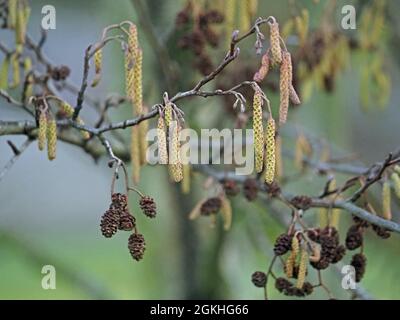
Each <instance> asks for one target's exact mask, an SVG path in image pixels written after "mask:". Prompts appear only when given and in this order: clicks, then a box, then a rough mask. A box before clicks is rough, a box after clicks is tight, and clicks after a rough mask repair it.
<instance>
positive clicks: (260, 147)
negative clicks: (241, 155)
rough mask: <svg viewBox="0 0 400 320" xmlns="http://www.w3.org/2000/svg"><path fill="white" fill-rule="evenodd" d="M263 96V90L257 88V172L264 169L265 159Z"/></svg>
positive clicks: (254, 130)
mask: <svg viewBox="0 0 400 320" xmlns="http://www.w3.org/2000/svg"><path fill="white" fill-rule="evenodd" d="M262 105H263V98H262V95H261V92H260V91H259V90H256V91H255V93H254V98H253V132H254V155H255V159H256V164H255V165H256V172H257V173H260V172H261V171H262V169H263V160H264V129H263V124H262Z"/></svg>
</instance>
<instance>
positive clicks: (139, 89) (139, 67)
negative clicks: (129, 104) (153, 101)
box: [133, 49, 143, 115]
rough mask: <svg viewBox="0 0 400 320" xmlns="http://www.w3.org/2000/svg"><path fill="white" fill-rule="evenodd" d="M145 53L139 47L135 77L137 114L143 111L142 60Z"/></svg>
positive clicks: (134, 94)
mask: <svg viewBox="0 0 400 320" xmlns="http://www.w3.org/2000/svg"><path fill="white" fill-rule="evenodd" d="M142 55H143V53H142V50H141V49H137V51H136V54H135V66H134V68H133V69H134V70H133V73H134V77H133V103H134V108H135V112H136V114H137V115H140V114H142V113H143V94H142V60H143V56H142Z"/></svg>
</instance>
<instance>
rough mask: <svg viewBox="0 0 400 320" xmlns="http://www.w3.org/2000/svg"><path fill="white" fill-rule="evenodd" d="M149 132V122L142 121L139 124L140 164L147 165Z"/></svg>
mask: <svg viewBox="0 0 400 320" xmlns="http://www.w3.org/2000/svg"><path fill="white" fill-rule="evenodd" d="M148 130H149V122H148V121H147V120H145V121H142V122H141V123H140V124H139V138H140V139H139V145H140V164H142V165H143V164H146V163H147V147H148V142H147V138H146V137H147V131H148Z"/></svg>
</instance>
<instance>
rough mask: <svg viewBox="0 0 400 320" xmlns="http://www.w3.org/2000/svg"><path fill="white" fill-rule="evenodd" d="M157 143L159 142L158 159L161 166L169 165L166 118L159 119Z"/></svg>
mask: <svg viewBox="0 0 400 320" xmlns="http://www.w3.org/2000/svg"><path fill="white" fill-rule="evenodd" d="M157 141H158V158H159V162H160V164H167V163H168V151H167V134H166V129H165V122H164V118H162V117H159V118H158V121H157Z"/></svg>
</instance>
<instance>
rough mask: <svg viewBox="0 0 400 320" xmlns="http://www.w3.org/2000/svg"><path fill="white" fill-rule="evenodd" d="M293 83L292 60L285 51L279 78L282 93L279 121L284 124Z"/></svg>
mask: <svg viewBox="0 0 400 320" xmlns="http://www.w3.org/2000/svg"><path fill="white" fill-rule="evenodd" d="M291 83H292V60H291V57H290V53H289V52H284V53H283V59H282V64H281V68H280V80H279V93H280V105H279V123H280V124H283V123H285V122H286V119H287V114H288V109H289V92H290V86H291Z"/></svg>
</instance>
